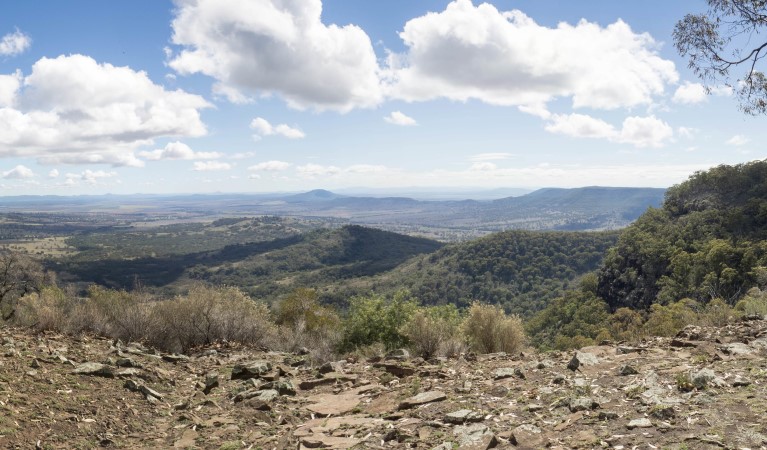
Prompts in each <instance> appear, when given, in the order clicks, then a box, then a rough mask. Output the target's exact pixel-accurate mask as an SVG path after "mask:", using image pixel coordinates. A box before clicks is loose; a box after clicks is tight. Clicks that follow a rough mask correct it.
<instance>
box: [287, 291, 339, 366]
mask: <svg viewBox="0 0 767 450" xmlns="http://www.w3.org/2000/svg"><path fill="white" fill-rule="evenodd" d="M275 318H276V322H277V324H278V325H279V331H278V336H279V339H278V342H276V343H275V347H276V348H279V349H281V350H284V351H295V350H297V349H299V348H301V347H305V348H307V349H308V350H309V352H310V355H311V357H312V359H313V360H315V361H318V362H324V361H328V360H330V359H332V358H333V357H334V356H335V352H336V349H337V348H338V345H339V342H340V341H341V331H340V325H341V320H340V319H339V317H338V314H336V313H335V311H333V310H332V309H331V308H328V307H326V306H322V305H321V304H320V302H319V297H318V296H317V292H316V291H315V290H314V289H306V288H299V289H296V290H295V291H293V292H292V293H291V294H289V295H288V296H287V297H285V298H284V299H283V300H282V301H281V302H280V303H279V304H278V306H277V308H276V311H275Z"/></svg>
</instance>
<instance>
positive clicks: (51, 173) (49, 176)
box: [48, 169, 59, 178]
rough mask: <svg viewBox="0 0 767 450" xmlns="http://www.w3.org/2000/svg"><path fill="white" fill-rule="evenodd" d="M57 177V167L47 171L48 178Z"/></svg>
mask: <svg viewBox="0 0 767 450" xmlns="http://www.w3.org/2000/svg"><path fill="white" fill-rule="evenodd" d="M58 177H59V171H58V169H51V171H50V172H48V178H58Z"/></svg>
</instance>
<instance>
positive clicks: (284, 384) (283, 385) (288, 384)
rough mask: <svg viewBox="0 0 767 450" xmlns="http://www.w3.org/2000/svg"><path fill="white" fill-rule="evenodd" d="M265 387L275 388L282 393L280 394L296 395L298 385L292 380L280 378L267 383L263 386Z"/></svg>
mask: <svg viewBox="0 0 767 450" xmlns="http://www.w3.org/2000/svg"><path fill="white" fill-rule="evenodd" d="M263 387H264V388H265V389H274V390H276V391H277V392H279V393H280V395H290V396H294V395H296V387H295V385H293V382H292V381H290V380H278V381H272V382H269V383H266V384H265V385H264V386H263Z"/></svg>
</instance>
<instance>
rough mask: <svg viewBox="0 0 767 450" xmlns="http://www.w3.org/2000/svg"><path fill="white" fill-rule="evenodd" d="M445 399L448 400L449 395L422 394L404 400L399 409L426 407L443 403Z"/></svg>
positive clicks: (437, 392) (438, 393)
mask: <svg viewBox="0 0 767 450" xmlns="http://www.w3.org/2000/svg"><path fill="white" fill-rule="evenodd" d="M445 399H447V395H445V393H444V392H442V391H427V392H421V393H420V394H418V395H414V396H412V397H410V398H407V399H405V400H403V401H402V402H401V403H400V404H399V406H398V407H397V409H399V410H402V409H409V408H414V407H416V406H420V405H425V404H426V403H432V402H441V401H443V400H445Z"/></svg>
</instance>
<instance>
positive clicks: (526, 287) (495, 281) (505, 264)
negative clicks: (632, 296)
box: [377, 231, 618, 315]
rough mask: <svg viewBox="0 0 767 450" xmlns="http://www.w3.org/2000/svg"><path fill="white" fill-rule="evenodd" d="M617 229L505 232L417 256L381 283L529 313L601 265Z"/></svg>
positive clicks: (426, 298)
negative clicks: (609, 230)
mask: <svg viewBox="0 0 767 450" xmlns="http://www.w3.org/2000/svg"><path fill="white" fill-rule="evenodd" d="M617 239H618V233H617V232H578V233H576V232H534V231H505V232H501V233H495V234H492V235H490V236H487V237H485V238H481V239H476V240H474V241H471V242H466V243H462V244H453V245H450V246H447V247H445V248H443V249H441V250H439V251H437V252H435V253H434V254H431V255H428V256H421V257H419V258H417V259H414V260H412V261H410V262H408V263H407V264H404V265H403V266H401V267H398V268H397V269H396V270H394V271H392V272H391V273H390V274H386V275H385V276H384V277H382V280H381V281H380V282H378V286H377V288H378V289H379V290H380V289H382V288H383V289H385V290H386V289H394V288H402V287H405V288H408V289H409V290H410V291H411V293H412V294H413V295H414V296H415V297H417V298H418V299H419V300H420V301H421V302H422V303H424V304H446V303H452V304H455V305H457V306H459V307H465V306H467V305H469V304H470V303H471V302H472V301H474V300H477V301H482V302H486V303H495V304H499V305H502V306H503V307H504V308H505V309H506V310H507V311H511V312H513V313H518V314H523V315H528V314H531V313H534V312H536V311H539V310H540V309H542V308H544V307H545V306H546V305H547V304H548V302H549V301H550V300H551V299H553V298H555V297H557V296H559V295H562V293H563V292H564V291H565V290H566V289H567V288H568V287H570V285H571V284H572V282H573V281H574V280H576V279H578V278H579V277H580V276H582V275H583V274H585V273H588V272H590V271H592V270H595V269H596V268H597V267H599V264H600V263H601V261H602V257H603V255H604V254H605V251H606V250H607V249H608V248H609V247H610V246H612V245H614V244H615V242H616V241H617Z"/></svg>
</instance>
